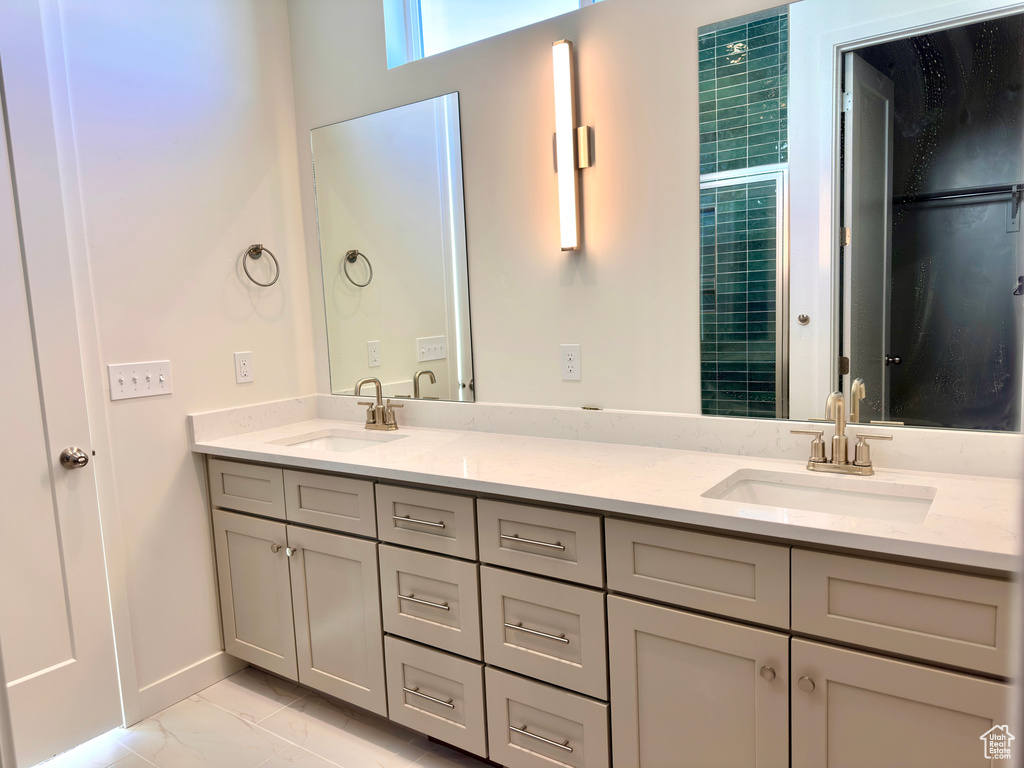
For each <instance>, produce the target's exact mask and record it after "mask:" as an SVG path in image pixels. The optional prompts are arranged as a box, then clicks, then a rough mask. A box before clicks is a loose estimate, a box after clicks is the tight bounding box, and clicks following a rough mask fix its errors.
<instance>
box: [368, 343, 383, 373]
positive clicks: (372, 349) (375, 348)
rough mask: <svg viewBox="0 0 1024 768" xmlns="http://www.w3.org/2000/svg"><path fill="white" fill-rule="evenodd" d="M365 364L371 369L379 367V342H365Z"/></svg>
mask: <svg viewBox="0 0 1024 768" xmlns="http://www.w3.org/2000/svg"><path fill="white" fill-rule="evenodd" d="M366 362H367V364H368V365H369V366H370V367H371V368H379V367H380V342H379V341H368V342H366Z"/></svg>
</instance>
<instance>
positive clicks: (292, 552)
mask: <svg viewBox="0 0 1024 768" xmlns="http://www.w3.org/2000/svg"><path fill="white" fill-rule="evenodd" d="M298 551H299V548H298V547H285V548H284V553H285V554H286V555H288V557H295V555H296V554H297V553H298Z"/></svg>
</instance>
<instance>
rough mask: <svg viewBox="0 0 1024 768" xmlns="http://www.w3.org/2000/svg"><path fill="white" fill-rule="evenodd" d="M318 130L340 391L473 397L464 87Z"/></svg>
mask: <svg viewBox="0 0 1024 768" xmlns="http://www.w3.org/2000/svg"><path fill="white" fill-rule="evenodd" d="M311 140H312V149H313V169H314V180H315V187H316V209H317V224H318V227H319V234H320V262H321V268H322V270H323V283H324V303H325V308H326V318H327V344H328V354H329V360H330V376H331V392H332V393H333V394H353V388H354V386H355V383H356V382H357V381H358V380H359V379H362V378H365V377H374V378H377V379H379V380H380V381H381V383H382V385H383V388H384V394H385V395H387V396H390V397H414V396H418V397H420V398H424V399H441V400H460V401H472V400H473V361H472V347H471V336H470V326H469V288H468V274H467V270H468V267H467V257H466V229H465V212H464V207H463V191H462V151H461V139H460V133H459V100H458V94H457V93H450V94H447V95H445V96H439V97H437V98H434V99H428V100H426V101H420V102H416V103H414V104H408V105H405V106H402V107H397V108H395V109H389V110H386V111H384V112H378V113H376V114H372V115H366V116H364V117H359V118H355V119H353V120H347V121H344V122H340V123H335V124H333V125H328V126H324V127H322V128H316V129H314V130H313V131H312V132H311Z"/></svg>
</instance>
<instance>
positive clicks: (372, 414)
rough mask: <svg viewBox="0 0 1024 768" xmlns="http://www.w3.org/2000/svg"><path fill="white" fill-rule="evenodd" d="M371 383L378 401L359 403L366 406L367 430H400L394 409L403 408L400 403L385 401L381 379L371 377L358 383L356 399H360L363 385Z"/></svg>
mask: <svg viewBox="0 0 1024 768" xmlns="http://www.w3.org/2000/svg"><path fill="white" fill-rule="evenodd" d="M371 382H372V383H373V387H374V389H375V390H376V394H377V401H376V402H375V403H366V402H360V403H359V405H365V406H366V428H367V429H384V430H388V431H394V430H396V429H398V422H396V421H395V410H394V409H395V408H401V407H402V406H401V405H400V404H398V403H392V402H391V400H384V399H383V390H382V388H381V385H380V379H375V378H373V377H372V376H371V377H368V378H365V379H360V380H359V381H357V382H356V388H355V395H356V397H359V393H360V392H361V391H362V389H363V385H364V384H369V383H371Z"/></svg>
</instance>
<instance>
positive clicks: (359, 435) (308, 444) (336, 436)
mask: <svg viewBox="0 0 1024 768" xmlns="http://www.w3.org/2000/svg"><path fill="white" fill-rule="evenodd" d="M403 437H406V435H396V434H391V433H387V432H371V431H369V430H367V431H365V432H360V431H358V430H354V429H321V430H319V431H317V432H307V433H306V434H303V435H293V436H292V437H285V438H282V439H280V440H270V441H269V443H270V444H271V445H287V446H289V447H291V448H306V449H308V450H311V451H334V452H339V453H340V452H345V451H358V450H359V449H360V448H370V447H371V446H374V445H380V444H381V443H390V442H392V441H394V440H401V439H402V438H403Z"/></svg>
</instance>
